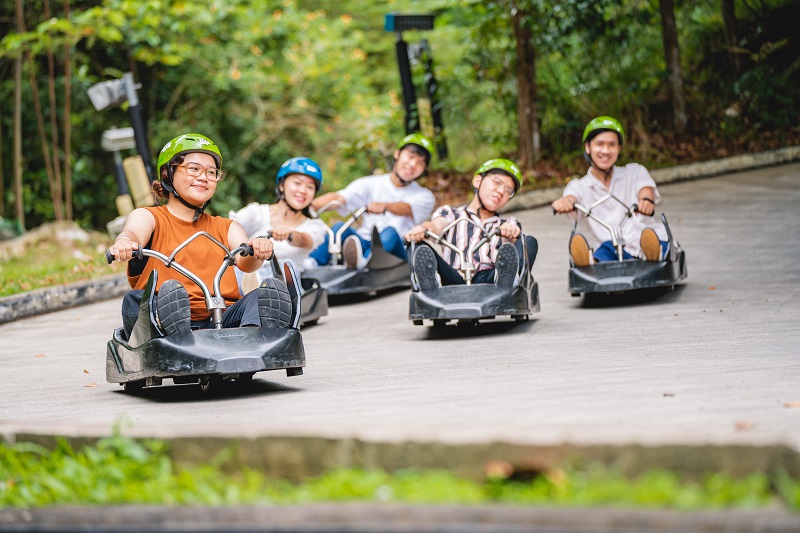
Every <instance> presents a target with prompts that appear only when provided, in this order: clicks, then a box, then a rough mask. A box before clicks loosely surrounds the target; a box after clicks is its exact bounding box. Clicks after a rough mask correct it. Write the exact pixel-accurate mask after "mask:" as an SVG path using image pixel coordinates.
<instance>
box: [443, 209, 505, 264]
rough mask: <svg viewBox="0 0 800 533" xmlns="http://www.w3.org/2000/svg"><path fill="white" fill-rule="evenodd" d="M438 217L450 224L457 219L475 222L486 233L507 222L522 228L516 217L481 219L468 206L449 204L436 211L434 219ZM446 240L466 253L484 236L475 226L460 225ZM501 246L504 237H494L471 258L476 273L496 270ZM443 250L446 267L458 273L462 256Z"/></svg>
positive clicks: (444, 247) (448, 234)
mask: <svg viewBox="0 0 800 533" xmlns="http://www.w3.org/2000/svg"><path fill="white" fill-rule="evenodd" d="M437 218H444V219H445V220H446V221H447V223H448V224H450V223H451V222H453V221H454V220H456V219H464V220H466V219H469V220H472V221H473V222H475V223H476V224H477V225H478V226H482V227H483V228H484V229H485V230H486V231H487V232H489V231H492V230H493V229H495V228H498V227H500V226H501V225H502V224H503V223H505V222H511V223H514V224H517V225H519V222H517V219H516V218H514V217H508V218H500V217H499V216H497V215H495V216H493V217H489V218H487V219H486V220H481V217H479V216H478V214H477V213H474V212H472V211H468V210H467V206H461V207H455V208H453V207H450V206H449V205H443V206H442V207H440V208H439V209H437V210H436V212H435V213H434V214H433V217H432V219H431V220H434V219H437ZM443 237H444V239H445V240H446V241H448V242H450V243H452V244H455V245H456V246H457V247H458V248H459V249H461V250H464V251H465V252H466V250H468V249H469V248H470V247H471V246H473V245H474V244H476V243H477V242H478V241H479V240H481V237H483V233H482V232H481V231H480V230H479V229H478V228H476V227H475V226H473V225H472V224H469V223H467V222H461V223H458V224H456V225H455V226H453V227H452V228H450V229H449V230H447V232H446V233H445V234H444V235H443ZM501 244H502V241H501V237H500V236H499V235H495V236H494V237H492V239H491V240H490V241H489V242H487V243H484V244H483V245H482V246H481V247H480V248H478V250H477V251H476V252H475V254H473V256H472V265H473V267H474V272H480V271H482V270H489V269H491V268H494V263H495V260H496V259H497V250H498V249H499V248H500V245H501ZM441 248H442V250H441V256H442V259H444V260H445V261H446V262H447V264H449V265H450V266H451V267H453V268H454V269H456V270H459V269H460V268H461V258H460V257H459V255H458V254H457V253H455V252H454V251H453V250H451V249H450V248H448V247H447V246H442V247H441Z"/></svg>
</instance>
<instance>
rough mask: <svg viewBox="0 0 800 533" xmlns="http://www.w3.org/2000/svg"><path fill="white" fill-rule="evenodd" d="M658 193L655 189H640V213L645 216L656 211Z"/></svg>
mask: <svg viewBox="0 0 800 533" xmlns="http://www.w3.org/2000/svg"><path fill="white" fill-rule="evenodd" d="M655 199H656V191H655V189H654V188H653V187H642V188H641V189H639V198H638V200H637V205H638V206H639V207H638V211H639V213H641V214H643V215H648V216H649V215H652V214H653V212H654V211H655V210H656V203H655Z"/></svg>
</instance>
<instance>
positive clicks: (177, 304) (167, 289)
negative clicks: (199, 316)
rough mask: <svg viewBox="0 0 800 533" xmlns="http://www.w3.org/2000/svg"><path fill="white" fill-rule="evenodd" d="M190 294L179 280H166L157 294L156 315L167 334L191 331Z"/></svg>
mask: <svg viewBox="0 0 800 533" xmlns="http://www.w3.org/2000/svg"><path fill="white" fill-rule="evenodd" d="M191 314H192V309H191V307H190V306H189V294H187V292H186V289H185V288H183V285H181V284H180V282H178V281H177V280H174V279H168V280H167V281H165V282H164V283H163V284H162V285H161V288H160V289H159V290H158V294H157V295H156V317H157V318H158V323H159V325H160V326H161V329H162V330H163V331H164V334H165V335H177V334H181V335H182V334H186V333H191V331H192V322H191Z"/></svg>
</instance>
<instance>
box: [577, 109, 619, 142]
mask: <svg viewBox="0 0 800 533" xmlns="http://www.w3.org/2000/svg"><path fill="white" fill-rule="evenodd" d="M603 131H616V132H617V135H618V136H619V144H620V145H622V144H624V143H625V130H624V129H622V124H620V122H619V120H617V119H615V118H614V117H609V116H605V115H604V116H602V117H597V118H595V119H592V121H591V122H589V123H588V124H587V125H586V128H585V129H584V130H583V140H582V141H581V144H584V143H586V141H591V140H592V139H593V138H594V136H595V135H597V134H598V133H601V132H603Z"/></svg>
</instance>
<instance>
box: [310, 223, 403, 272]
mask: <svg viewBox="0 0 800 533" xmlns="http://www.w3.org/2000/svg"><path fill="white" fill-rule="evenodd" d="M343 225H344V222H337V223H336V224H334V225H333V232H334V233H336V232H337V231H339V228H341V227H342V226H343ZM350 235H355V236H356V237H358V240H360V241H361V250H362V251H363V252H364V257H367V256H368V255H369V253H370V251H371V250H372V242H371V241H368V240H367V239H364V238H362V237H361V236H360V235H359V234H358V233H356V230H354V229H353V228H347V229H346V230H344V231H343V232H342V244H344V240H345V239H346V238H347V237H349V236H350ZM380 237H381V244H382V245H383V249H384V250H386V251H387V252H389V253H390V254H392V255H396V256H397V257H399V258H400V259H405V258H406V248H405V246H404V245H403V239H402V238H401V237H400V235H399V234H398V233H397V230H396V229H394V228H391V227H390V228H386V229H384V230H383V231H381V233H380ZM329 242H330V235H328V234H327V233H326V234H325V241H324V242H323V243H322V244H320V245H319V246H318V247H317V248H315V249H314V251H313V252H311V255H310V256H311V257H312V258H314V260H315V261H316V262H317V264H318V265H327V264H328V263H330V262H331V254H330V252H329V251H328V244H329Z"/></svg>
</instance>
